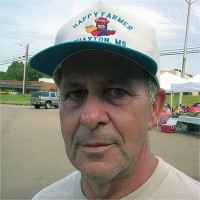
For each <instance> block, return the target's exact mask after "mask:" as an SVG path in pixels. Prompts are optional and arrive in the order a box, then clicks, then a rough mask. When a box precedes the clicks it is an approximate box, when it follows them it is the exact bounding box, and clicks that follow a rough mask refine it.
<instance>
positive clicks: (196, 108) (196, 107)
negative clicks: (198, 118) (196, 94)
mask: <svg viewBox="0 0 200 200" xmlns="http://www.w3.org/2000/svg"><path fill="white" fill-rule="evenodd" d="M187 111H188V112H200V103H195V104H193V105H191V106H189V107H188V108H187Z"/></svg>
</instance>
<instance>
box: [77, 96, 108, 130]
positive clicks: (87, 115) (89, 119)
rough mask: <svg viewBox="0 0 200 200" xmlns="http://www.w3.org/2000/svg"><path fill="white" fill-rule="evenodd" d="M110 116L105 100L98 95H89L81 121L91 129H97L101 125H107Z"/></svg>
mask: <svg viewBox="0 0 200 200" xmlns="http://www.w3.org/2000/svg"><path fill="white" fill-rule="evenodd" d="M108 122H109V116H108V114H107V112H106V109H105V105H104V102H103V100H101V99H98V97H89V96H88V97H87V100H86V102H85V104H84V105H83V110H82V113H81V118H80V123H81V124H82V125H83V126H86V127H88V128H89V129H95V128H97V127H99V126H100V125H106V124H107V123H108Z"/></svg>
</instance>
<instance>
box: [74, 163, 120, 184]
mask: <svg viewBox="0 0 200 200" xmlns="http://www.w3.org/2000/svg"><path fill="white" fill-rule="evenodd" d="M77 169H78V170H79V171H81V173H82V175H83V176H85V177H87V178H89V179H91V180H93V181H98V182H105V181H110V180H112V179H114V178H115V177H117V175H118V174H119V173H120V172H121V171H122V167H121V166H120V165H114V164H113V163H112V164H111V163H110V164H108V163H104V162H91V163H87V164H86V165H79V167H78V168H77Z"/></svg>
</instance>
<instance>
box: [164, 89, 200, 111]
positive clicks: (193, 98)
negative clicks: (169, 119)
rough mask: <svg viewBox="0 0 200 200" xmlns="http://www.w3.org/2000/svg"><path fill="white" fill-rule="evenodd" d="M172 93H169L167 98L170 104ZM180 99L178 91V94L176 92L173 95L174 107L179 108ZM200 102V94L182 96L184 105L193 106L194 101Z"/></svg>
mask: <svg viewBox="0 0 200 200" xmlns="http://www.w3.org/2000/svg"><path fill="white" fill-rule="evenodd" d="M170 99H171V97H170V94H167V100H166V102H167V103H168V104H170ZM178 100H179V95H178V93H177V94H174V95H173V99H172V107H173V108H175V109H177V108H178ZM198 102H200V96H199V95H198V96H192V95H183V98H182V103H181V105H182V106H191V105H192V104H194V103H198Z"/></svg>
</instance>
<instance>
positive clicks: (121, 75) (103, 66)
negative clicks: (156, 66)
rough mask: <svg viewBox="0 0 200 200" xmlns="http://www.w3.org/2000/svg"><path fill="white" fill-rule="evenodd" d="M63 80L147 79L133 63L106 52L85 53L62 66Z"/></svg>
mask: <svg viewBox="0 0 200 200" xmlns="http://www.w3.org/2000/svg"><path fill="white" fill-rule="evenodd" d="M61 70H62V73H61V74H62V80H68V79H75V78H78V77H80V78H81V77H84V76H86V75H87V76H89V77H91V78H97V77H98V78H101V79H110V80H112V79H120V80H127V79H135V80H137V79H145V77H146V72H145V71H144V70H143V69H142V68H141V67H140V66H138V65H137V64H136V63H134V62H133V61H131V60H129V59H127V58H125V57H122V56H120V55H118V54H114V53H110V52H105V51H96V50H93V51H83V52H79V53H76V54H74V55H72V56H70V57H69V58H67V59H66V60H65V61H64V62H63V63H62V65H61Z"/></svg>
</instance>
